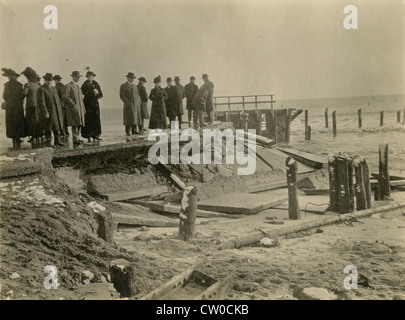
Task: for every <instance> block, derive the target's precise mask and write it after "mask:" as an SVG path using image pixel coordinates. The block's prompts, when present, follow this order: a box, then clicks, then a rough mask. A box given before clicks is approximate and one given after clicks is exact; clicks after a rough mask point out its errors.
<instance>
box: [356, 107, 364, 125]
mask: <svg viewBox="0 0 405 320" xmlns="http://www.w3.org/2000/svg"><path fill="white" fill-rule="evenodd" d="M357 115H358V118H359V128H361V127H362V126H363V119H362V118H361V109H359V110H357Z"/></svg>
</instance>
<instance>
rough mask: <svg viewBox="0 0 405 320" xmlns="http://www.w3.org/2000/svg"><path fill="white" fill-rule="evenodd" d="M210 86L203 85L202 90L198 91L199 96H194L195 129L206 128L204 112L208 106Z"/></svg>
mask: <svg viewBox="0 0 405 320" xmlns="http://www.w3.org/2000/svg"><path fill="white" fill-rule="evenodd" d="M208 89H209V88H208V84H203V85H202V86H201V87H200V89H198V91H197V94H196V95H195V96H194V99H193V102H192V105H193V122H194V128H196V129H197V128H198V127H200V128H202V127H204V126H205V123H204V117H203V116H204V112H205V108H206V104H207V97H208Z"/></svg>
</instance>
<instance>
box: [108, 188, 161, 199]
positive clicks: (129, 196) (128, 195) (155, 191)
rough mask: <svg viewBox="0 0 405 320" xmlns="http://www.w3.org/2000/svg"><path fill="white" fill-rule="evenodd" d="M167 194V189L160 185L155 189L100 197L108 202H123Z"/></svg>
mask: <svg viewBox="0 0 405 320" xmlns="http://www.w3.org/2000/svg"><path fill="white" fill-rule="evenodd" d="M165 192H167V187H166V186H163V185H158V186H154V187H148V188H143V189H136V190H134V191H126V192H115V193H106V194H102V195H100V196H101V198H103V199H106V200H108V201H122V200H129V199H137V198H142V197H148V196H153V195H157V194H160V193H165Z"/></svg>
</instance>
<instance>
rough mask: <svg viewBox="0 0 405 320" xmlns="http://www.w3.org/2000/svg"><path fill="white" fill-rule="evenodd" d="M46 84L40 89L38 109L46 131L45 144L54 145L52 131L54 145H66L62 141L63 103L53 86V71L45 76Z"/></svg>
mask: <svg viewBox="0 0 405 320" xmlns="http://www.w3.org/2000/svg"><path fill="white" fill-rule="evenodd" d="M43 78H44V81H45V82H44V84H43V85H42V86H41V87H40V88H39V89H38V93H37V98H38V109H39V117H40V119H41V123H42V128H43V130H44V132H45V145H46V146H47V147H52V131H53V136H54V146H55V147H56V146H64V144H63V143H62V142H61V141H60V132H61V130H63V113H62V105H61V102H60V99H59V96H58V92H57V91H56V88H55V87H52V81H53V76H52V73H47V74H45V75H44V76H43Z"/></svg>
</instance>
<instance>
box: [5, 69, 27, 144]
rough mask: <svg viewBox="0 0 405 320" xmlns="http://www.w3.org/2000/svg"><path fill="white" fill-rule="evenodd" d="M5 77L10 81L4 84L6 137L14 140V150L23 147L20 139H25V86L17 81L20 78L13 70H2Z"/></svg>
mask: <svg viewBox="0 0 405 320" xmlns="http://www.w3.org/2000/svg"><path fill="white" fill-rule="evenodd" d="M2 71H3V76H5V77H7V78H8V79H9V81H8V82H6V83H5V84H4V93H3V99H4V105H2V107H3V108H4V109H5V110H6V135H7V138H10V139H13V148H16V149H19V148H20V147H21V140H20V138H22V137H24V107H23V99H24V95H23V86H22V84H21V83H20V82H18V81H17V78H18V77H19V76H20V75H19V74H18V73H17V72H15V71H14V70H12V69H6V68H2Z"/></svg>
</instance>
